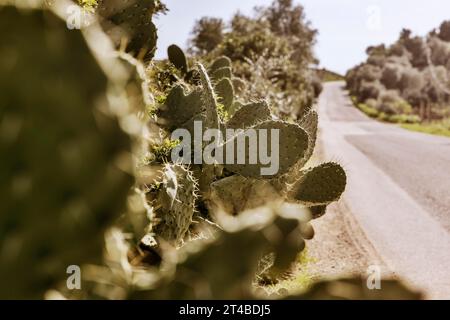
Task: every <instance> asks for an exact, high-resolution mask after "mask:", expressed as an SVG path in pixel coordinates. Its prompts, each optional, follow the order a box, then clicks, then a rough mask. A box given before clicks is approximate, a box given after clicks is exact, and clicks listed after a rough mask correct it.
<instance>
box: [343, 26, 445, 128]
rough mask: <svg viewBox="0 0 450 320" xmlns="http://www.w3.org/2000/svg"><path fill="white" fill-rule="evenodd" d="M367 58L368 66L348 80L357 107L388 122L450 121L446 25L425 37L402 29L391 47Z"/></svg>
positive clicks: (376, 49) (354, 71)
mask: <svg viewBox="0 0 450 320" xmlns="http://www.w3.org/2000/svg"><path fill="white" fill-rule="evenodd" d="M366 52H367V55H368V58H367V60H366V62H364V63H362V64H360V65H358V66H356V67H355V68H353V69H351V70H350V71H348V73H347V75H346V80H347V87H348V89H349V90H350V93H351V95H352V96H354V97H355V99H356V100H357V103H361V104H364V105H366V106H367V107H368V108H371V109H372V110H376V111H378V112H380V113H383V114H385V115H387V116H390V115H417V116H419V117H420V119H421V120H432V119H442V118H446V117H448V116H449V115H450V111H449V109H450V108H449V106H450V103H449V102H450V81H449V71H450V21H445V22H443V23H442V24H441V25H440V27H439V28H438V29H434V30H432V31H431V32H429V33H428V34H427V35H426V36H425V37H420V36H413V35H412V32H411V31H410V30H407V29H403V30H402V32H401V34H400V37H399V39H398V40H397V41H396V42H395V43H394V44H392V45H390V46H386V45H384V44H381V45H378V46H371V47H369V48H367V51H366Z"/></svg>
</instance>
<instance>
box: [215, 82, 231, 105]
mask: <svg viewBox="0 0 450 320" xmlns="http://www.w3.org/2000/svg"><path fill="white" fill-rule="evenodd" d="M214 89H215V91H216V95H217V97H218V102H219V103H221V104H223V106H224V108H225V111H227V112H230V111H231V109H232V106H233V102H234V89H233V85H232V84H231V81H230V79H227V78H224V79H222V80H220V81H219V82H218V83H217V84H216V85H215V87H214Z"/></svg>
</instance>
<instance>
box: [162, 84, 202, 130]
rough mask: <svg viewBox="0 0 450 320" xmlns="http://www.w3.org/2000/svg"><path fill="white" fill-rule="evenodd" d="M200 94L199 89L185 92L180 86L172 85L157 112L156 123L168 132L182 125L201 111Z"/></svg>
mask: <svg viewBox="0 0 450 320" xmlns="http://www.w3.org/2000/svg"><path fill="white" fill-rule="evenodd" d="M202 94H203V93H202V91H201V90H194V91H192V92H191V93H189V94H186V93H185V90H184V89H183V87H182V86H180V85H178V86H175V87H173V88H172V90H171V91H170V92H169V95H168V96H167V99H166V101H165V103H164V105H163V106H161V107H160V108H159V110H158V112H157V115H158V123H159V124H160V125H161V127H163V128H164V129H166V130H167V131H169V132H171V131H173V130H175V129H178V128H182V127H184V125H185V124H186V123H187V122H189V121H190V120H191V119H193V118H194V117H195V116H196V115H200V114H201V113H202V109H203V102H202Z"/></svg>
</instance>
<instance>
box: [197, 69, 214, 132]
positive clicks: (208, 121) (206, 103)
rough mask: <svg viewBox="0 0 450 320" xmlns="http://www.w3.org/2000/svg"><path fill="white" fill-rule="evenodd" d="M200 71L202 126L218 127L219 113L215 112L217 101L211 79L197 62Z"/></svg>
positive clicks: (208, 127)
mask: <svg viewBox="0 0 450 320" xmlns="http://www.w3.org/2000/svg"><path fill="white" fill-rule="evenodd" d="M197 67H198V71H199V73H200V82H201V86H202V102H203V109H204V110H205V115H204V116H205V118H204V123H203V125H204V128H207V129H220V126H219V123H220V121H219V115H218V113H217V101H216V98H215V92H214V89H213V86H212V83H211V80H210V78H209V76H208V73H207V72H206V69H205V67H203V65H202V64H200V63H198V64H197Z"/></svg>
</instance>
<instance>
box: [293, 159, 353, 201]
mask: <svg viewBox="0 0 450 320" xmlns="http://www.w3.org/2000/svg"><path fill="white" fill-rule="evenodd" d="M346 182H347V177H346V174H345V171H344V169H343V168H342V167H341V166H340V165H339V164H337V163H325V164H322V165H320V166H318V167H315V168H313V169H310V170H308V171H306V172H304V173H303V176H302V178H301V179H300V180H299V181H298V182H297V183H296V184H295V185H294V187H293V197H294V198H295V199H296V200H298V201H300V202H303V203H307V204H314V205H316V206H317V205H327V204H329V203H331V202H333V201H337V200H339V198H340V196H341V194H342V193H343V192H344V190H345V185H346Z"/></svg>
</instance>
